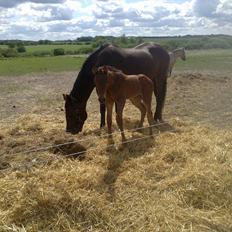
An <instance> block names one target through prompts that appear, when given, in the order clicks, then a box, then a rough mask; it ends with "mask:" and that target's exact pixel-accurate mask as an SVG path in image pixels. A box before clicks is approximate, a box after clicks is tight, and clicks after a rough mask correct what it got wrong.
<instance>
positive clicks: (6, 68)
mask: <svg viewBox="0 0 232 232" xmlns="http://www.w3.org/2000/svg"><path fill="white" fill-rule="evenodd" d="M43 46H45V47H46V46H49V47H50V49H52V47H57V45H39V46H31V48H30V46H29V47H28V49H29V51H30V49H31V51H33V50H34V51H35V49H42V48H43ZM64 46H68V47H70V46H78V45H64ZM73 48H74V47H73ZM186 53H187V60H186V61H185V62H184V61H181V60H178V62H177V64H176V66H175V68H174V70H175V71H219V72H231V71H232V65H231V64H232V49H212V50H192V51H187V52H186ZM84 60H85V56H83V57H72V56H60V57H18V58H10V59H0V76H14V75H23V74H27V73H33V72H47V71H51V72H60V71H72V70H78V69H80V67H81V65H82V63H83V62H84Z"/></svg>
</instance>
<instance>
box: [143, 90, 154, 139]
mask: <svg viewBox="0 0 232 232" xmlns="http://www.w3.org/2000/svg"><path fill="white" fill-rule="evenodd" d="M143 102H144V105H145V106H146V110H147V120H148V123H149V126H150V127H149V132H150V135H152V125H153V124H154V119H153V115H152V111H151V102H152V90H151V91H150V92H146V93H144V96H143Z"/></svg>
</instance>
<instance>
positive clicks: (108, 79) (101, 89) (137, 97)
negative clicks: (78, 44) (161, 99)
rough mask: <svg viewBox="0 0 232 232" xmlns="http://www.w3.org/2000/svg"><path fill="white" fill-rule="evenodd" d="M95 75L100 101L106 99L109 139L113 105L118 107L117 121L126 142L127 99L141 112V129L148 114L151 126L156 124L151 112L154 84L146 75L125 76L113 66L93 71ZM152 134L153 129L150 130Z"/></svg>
mask: <svg viewBox="0 0 232 232" xmlns="http://www.w3.org/2000/svg"><path fill="white" fill-rule="evenodd" d="M93 73H94V75H95V79H94V80H95V84H96V90H97V94H98V97H99V101H100V102H102V101H103V99H106V108H107V127H108V134H109V137H111V136H112V111H113V104H114V103H116V105H117V112H116V121H117V124H118V127H119V129H120V131H121V135H122V141H125V140H126V138H125V134H124V131H123V117H122V114H123V109H124V106H125V103H126V99H129V100H130V101H131V102H132V103H133V104H134V105H135V106H136V107H137V108H138V109H139V110H140V112H141V119H140V124H139V127H142V126H143V122H144V118H145V115H146V113H147V119H148V122H149V125H150V126H152V124H153V123H154V121H153V117H152V111H151V101H152V92H153V90H154V87H153V82H152V80H151V79H149V78H148V77H147V76H145V75H144V74H138V75H125V74H124V73H123V72H121V71H120V70H118V69H116V68H114V67H112V66H101V67H98V68H97V69H93ZM149 131H150V134H152V127H150V128H149Z"/></svg>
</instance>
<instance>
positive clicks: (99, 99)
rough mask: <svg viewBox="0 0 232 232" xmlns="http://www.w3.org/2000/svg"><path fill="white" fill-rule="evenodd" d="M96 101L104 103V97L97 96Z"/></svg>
mask: <svg viewBox="0 0 232 232" xmlns="http://www.w3.org/2000/svg"><path fill="white" fill-rule="evenodd" d="M98 101H99V102H100V103H101V104H105V101H106V99H105V98H104V97H99V98H98Z"/></svg>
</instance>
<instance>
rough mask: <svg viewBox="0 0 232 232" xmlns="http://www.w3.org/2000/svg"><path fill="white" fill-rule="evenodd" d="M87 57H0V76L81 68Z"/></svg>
mask: <svg viewBox="0 0 232 232" xmlns="http://www.w3.org/2000/svg"><path fill="white" fill-rule="evenodd" d="M84 60H85V57H70V56H59V57H17V58H10V59H0V76H17V75H23V74H27V73H35V72H48V71H50V72H61V71H72V70H73V71H74V70H79V69H80V67H81V65H82V63H83V61H84Z"/></svg>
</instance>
